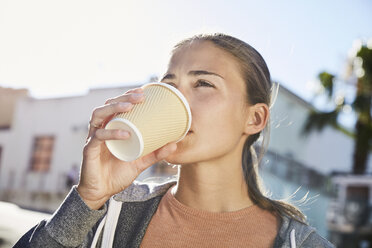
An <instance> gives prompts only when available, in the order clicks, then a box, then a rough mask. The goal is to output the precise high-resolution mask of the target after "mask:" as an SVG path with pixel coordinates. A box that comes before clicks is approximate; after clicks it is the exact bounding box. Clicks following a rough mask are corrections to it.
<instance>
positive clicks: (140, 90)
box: [105, 88, 143, 104]
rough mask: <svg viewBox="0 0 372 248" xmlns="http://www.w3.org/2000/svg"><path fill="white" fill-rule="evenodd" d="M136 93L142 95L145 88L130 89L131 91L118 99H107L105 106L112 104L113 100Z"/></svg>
mask: <svg viewBox="0 0 372 248" xmlns="http://www.w3.org/2000/svg"><path fill="white" fill-rule="evenodd" d="M134 93H138V94H141V93H143V88H134V89H130V90H127V91H126V92H125V93H124V94H122V95H119V96H116V97H113V98H110V99H107V100H106V102H105V104H107V103H109V102H111V101H112V100H114V99H116V98H118V97H121V96H123V95H129V94H134Z"/></svg>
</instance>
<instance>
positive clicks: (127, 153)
mask: <svg viewBox="0 0 372 248" xmlns="http://www.w3.org/2000/svg"><path fill="white" fill-rule="evenodd" d="M105 129H121V130H126V131H128V132H129V133H130V138H128V139H126V140H106V142H105V143H106V146H107V148H108V149H109V150H110V152H111V153H112V154H113V155H114V156H115V157H116V158H118V159H120V160H122V161H126V162H129V161H133V160H136V159H137V158H139V157H140V156H141V154H142V152H143V147H144V144H143V139H142V134H141V132H140V131H139V130H138V128H137V127H136V126H135V125H134V124H133V123H132V122H130V121H128V120H126V119H123V118H118V117H117V118H114V119H112V120H111V121H109V122H108V123H107V125H106V127H105Z"/></svg>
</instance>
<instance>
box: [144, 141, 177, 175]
mask: <svg viewBox="0 0 372 248" xmlns="http://www.w3.org/2000/svg"><path fill="white" fill-rule="evenodd" d="M176 150H177V144H176V143H174V142H172V143H168V144H167V145H165V146H163V147H161V148H159V149H158V150H156V151H154V152H152V153H150V154H148V155H146V156H143V157H142V158H141V159H139V162H138V164H137V169H138V170H139V171H140V172H142V171H144V170H145V169H147V168H148V167H150V166H151V165H153V164H155V163H157V162H159V161H161V160H163V159H165V158H166V157H168V156H169V155H170V154H172V153H173V152H175V151H176Z"/></svg>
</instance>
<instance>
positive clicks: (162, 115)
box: [105, 83, 191, 161]
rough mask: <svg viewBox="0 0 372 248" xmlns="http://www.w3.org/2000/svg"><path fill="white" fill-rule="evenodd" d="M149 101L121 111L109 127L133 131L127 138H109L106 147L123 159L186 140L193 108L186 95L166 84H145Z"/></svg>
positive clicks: (107, 127) (134, 158)
mask: <svg viewBox="0 0 372 248" xmlns="http://www.w3.org/2000/svg"><path fill="white" fill-rule="evenodd" d="M142 88H143V90H144V95H145V100H144V101H143V102H141V103H139V104H135V105H134V106H133V108H132V110H130V111H129V112H126V113H120V114H118V115H116V116H115V117H114V118H113V119H112V120H111V121H109V122H108V123H107V125H106V127H105V129H123V130H126V131H128V132H130V134H131V136H130V138H129V139H126V140H107V141H106V146H107V148H108V149H109V150H110V152H111V153H112V154H113V155H114V156H115V157H117V158H118V159H120V160H123V161H133V160H136V159H137V158H139V157H142V156H144V155H146V154H149V153H150V152H152V151H155V150H156V149H158V148H160V147H162V146H164V145H166V144H167V143H169V142H178V141H180V140H182V139H183V138H184V137H185V136H186V134H187V132H188V131H189V129H190V126H191V111H190V107H189V104H188V102H187V100H186V98H185V97H184V96H183V95H182V93H181V92H180V91H179V90H177V89H176V88H174V87H172V86H170V85H168V84H164V83H150V84H146V85H144V86H142Z"/></svg>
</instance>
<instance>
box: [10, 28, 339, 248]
mask: <svg viewBox="0 0 372 248" xmlns="http://www.w3.org/2000/svg"><path fill="white" fill-rule="evenodd" d="M161 82H163V83H167V84H170V85H172V86H174V87H176V88H177V89H178V90H180V91H181V92H182V93H183V95H184V96H185V97H186V99H187V100H188V102H189V104H190V109H191V113H192V120H193V121H192V125H191V129H190V132H189V133H188V134H187V136H186V137H185V138H184V139H183V140H182V141H180V142H179V143H177V144H175V143H170V144H167V145H166V146H164V147H162V148H161V149H159V150H157V151H155V152H153V153H151V154H149V155H147V156H145V157H142V158H139V159H138V160H136V161H133V162H122V161H119V160H117V159H116V158H115V157H114V156H112V155H111V154H110V152H109V151H108V150H107V148H106V146H105V144H104V141H105V140H110V139H127V138H128V135H129V134H128V133H127V132H125V131H120V130H105V129H103V127H104V125H105V123H106V122H107V121H108V120H109V118H110V117H111V116H112V115H113V114H114V113H117V112H127V111H130V110H131V108H132V107H133V105H134V104H136V103H140V102H142V101H146V99H144V96H143V94H142V93H143V92H142V90H141V89H140V88H137V89H133V90H130V91H128V92H126V93H125V94H124V95H122V96H119V97H116V98H113V99H109V100H107V102H106V103H105V105H103V106H101V107H98V108H96V109H95V110H94V111H93V114H92V116H91V121H90V128H89V135H88V139H87V142H86V145H85V147H84V151H83V162H82V167H81V177H80V182H79V184H78V185H77V186H74V187H73V188H72V190H71V191H70V193H69V195H68V196H67V198H66V199H65V201H64V202H63V204H62V205H61V206H60V208H59V209H58V210H57V211H56V213H55V214H54V215H53V217H52V218H51V219H50V220H47V221H43V222H41V223H40V224H39V225H38V226H36V227H35V228H33V229H32V230H30V231H29V232H28V233H27V234H25V235H24V237H22V238H21V240H20V241H19V242H18V243H17V245H16V247H43V246H45V247H144V248H146V247H333V245H332V244H331V243H329V242H328V241H327V240H325V239H324V238H323V237H321V236H320V235H319V234H318V233H317V232H316V231H315V229H314V228H312V227H310V226H308V225H307V224H306V220H305V216H304V215H303V214H302V213H301V212H300V211H299V210H298V209H297V208H296V207H294V206H291V205H289V204H287V203H284V202H281V201H276V200H272V199H269V198H267V197H266V196H264V195H263V193H262V192H261V191H260V187H259V183H258V182H259V178H258V174H257V166H258V162H257V161H256V158H257V157H256V156H253V155H252V154H255V152H254V149H253V144H254V143H255V141H256V140H257V139H258V138H259V136H260V134H261V133H262V131H263V130H265V127H266V126H267V124H268V120H269V116H270V111H269V107H268V106H270V95H271V94H270V92H271V79H270V74H269V70H268V68H267V66H266V63H265V61H264V60H263V58H262V57H261V55H260V54H259V53H258V52H257V51H256V50H255V49H254V48H252V47H251V46H249V45H248V44H246V43H245V42H243V41H241V40H239V39H236V38H234V37H231V36H228V35H224V34H213V35H198V36H194V37H192V38H189V39H186V40H184V41H182V42H180V43H179V44H177V45H176V46H175V47H174V50H173V51H172V56H171V59H170V62H169V66H168V70H167V72H166V73H165V75H164V77H163V78H162V79H161ZM163 159H164V160H166V161H167V162H169V163H171V164H177V165H179V175H178V178H177V180H176V181H170V182H168V183H165V184H161V185H155V184H139V183H136V182H134V180H135V179H136V177H137V176H138V175H139V174H140V173H141V172H142V171H143V170H145V169H146V168H148V167H150V166H151V165H152V164H154V163H156V162H158V161H160V160H163Z"/></svg>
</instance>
